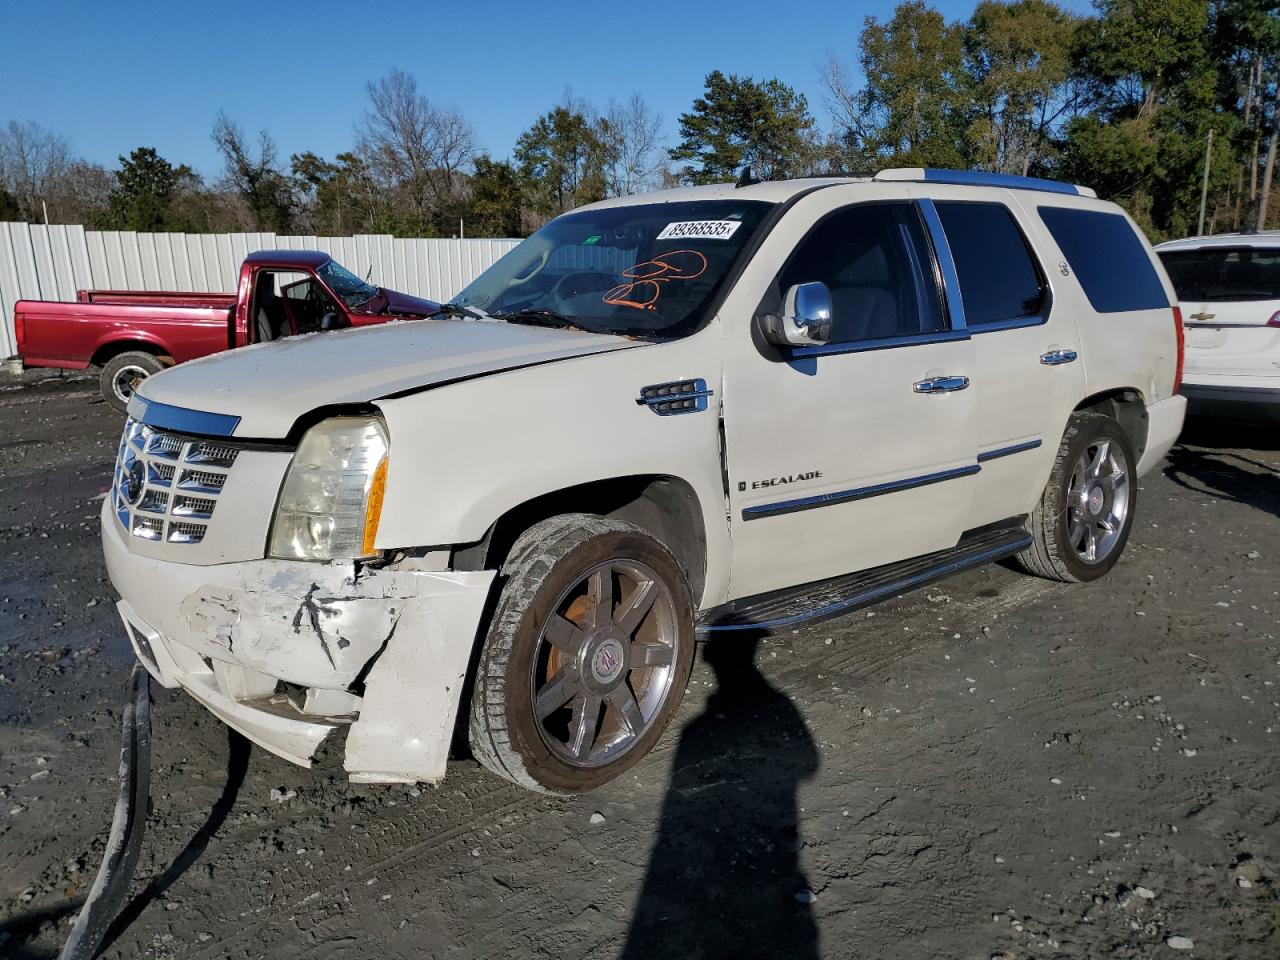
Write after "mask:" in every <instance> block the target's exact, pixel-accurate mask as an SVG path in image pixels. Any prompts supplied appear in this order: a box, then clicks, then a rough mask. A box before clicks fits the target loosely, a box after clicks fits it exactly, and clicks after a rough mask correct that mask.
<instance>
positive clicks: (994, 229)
mask: <svg viewBox="0 0 1280 960" xmlns="http://www.w3.org/2000/svg"><path fill="white" fill-rule="evenodd" d="M934 207H935V208H936V209H937V211H938V219H939V220H941V221H942V229H943V231H944V232H945V233H946V235H947V245H948V246H949V247H950V248H951V259H952V260H953V261H955V265H956V273H957V275H958V276H959V279H960V296H961V298H962V299H963V300H964V322H965V326H968V327H972V328H980V327H982V326H984V325H986V324H992V323H1000V322H1002V321H1006V320H1025V319H1027V318H1030V317H1038V316H1039V315H1040V312H1041V310H1042V309H1043V308H1044V303H1045V296H1046V294H1047V289H1046V286H1045V282H1044V277H1043V274H1042V273H1041V272H1040V268H1039V267H1038V266H1037V265H1036V262H1035V261H1034V260H1033V259H1032V255H1031V250H1030V247H1029V246H1028V244H1027V240H1026V237H1024V236H1023V235H1022V231H1021V230H1020V229H1018V224H1017V221H1015V220H1014V219H1013V214H1011V213H1010V212H1009V209H1008V208H1007V207H1006V206H1004V205H1003V204H1000V203H970V202H946V201H935V202H934Z"/></svg>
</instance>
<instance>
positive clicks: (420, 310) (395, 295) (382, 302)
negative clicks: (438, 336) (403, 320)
mask: <svg viewBox="0 0 1280 960" xmlns="http://www.w3.org/2000/svg"><path fill="white" fill-rule="evenodd" d="M365 307H368V308H372V312H375V313H389V314H391V315H392V316H397V317H429V316H431V315H432V314H433V313H435V312H436V311H437V310H439V309H440V304H438V303H436V302H435V301H434V300H424V299H422V298H421V297H413V296H410V295H409V294H407V293H400V292H399V291H397V290H388V289H386V288H385V287H382V288H380V289H379V291H378V296H376V297H374V298H373V299H372V300H370V301H369V302H368V303H367V304H365ZM365 307H361V308H360V309H359V310H358V311H357V312H358V313H368V312H370V310H367V309H365Z"/></svg>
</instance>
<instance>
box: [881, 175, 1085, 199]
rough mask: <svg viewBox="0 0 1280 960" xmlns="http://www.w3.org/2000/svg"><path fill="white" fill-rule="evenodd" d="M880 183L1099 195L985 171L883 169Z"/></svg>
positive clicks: (1037, 179) (1053, 182) (1067, 185)
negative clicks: (950, 185) (916, 183)
mask: <svg viewBox="0 0 1280 960" xmlns="http://www.w3.org/2000/svg"><path fill="white" fill-rule="evenodd" d="M873 179H875V180H880V181H886V180H890V181H903V180H906V181H920V182H923V183H953V184H959V185H961V186H968V187H1004V188H1006V189H1009V190H1041V191H1044V192H1045V193H1066V194H1070V195H1072V196H1077V197H1094V198H1096V197H1097V196H1098V195H1097V193H1095V192H1094V191H1093V190H1092V189H1090V188H1089V187H1081V186H1077V185H1076V184H1073V183H1064V182H1062V181H1061V180H1044V179H1042V178H1040V177H1020V176H1018V175H1017V174H1014V173H989V172H987V171H985V170H939V169H934V168H932V167H896V168H893V169H890V170H881V171H880V172H879V173H877V174H876V175H875V177H874V178H873Z"/></svg>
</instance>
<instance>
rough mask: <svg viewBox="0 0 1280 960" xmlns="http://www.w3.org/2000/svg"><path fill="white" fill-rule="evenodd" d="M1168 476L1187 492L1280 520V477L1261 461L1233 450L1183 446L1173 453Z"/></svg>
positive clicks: (1271, 467)
mask: <svg viewBox="0 0 1280 960" xmlns="http://www.w3.org/2000/svg"><path fill="white" fill-rule="evenodd" d="M1164 473H1165V476H1166V477H1168V478H1169V479H1170V480H1172V481H1173V482H1174V483H1176V484H1177V485H1178V486H1180V487H1182V488H1184V489H1186V490H1191V491H1194V492H1195V493H1198V494H1205V495H1208V496H1211V497H1216V498H1218V499H1221V500H1229V501H1231V502H1232V503H1241V504H1245V505H1247V506H1251V507H1256V508H1257V509H1259V510H1262V511H1264V512H1266V513H1269V514H1271V515H1272V516H1276V517H1280V475H1278V474H1277V473H1276V470H1275V468H1274V467H1273V466H1271V465H1270V464H1268V463H1264V462H1263V461H1261V460H1256V459H1254V458H1253V457H1249V456H1245V455H1243V454H1240V453H1236V452H1234V451H1229V450H1204V449H1200V448H1197V447H1190V446H1186V445H1183V444H1179V445H1178V446H1176V447H1174V448H1173V449H1172V450H1170V451H1169V457H1168V462H1167V464H1166V466H1165V468H1164Z"/></svg>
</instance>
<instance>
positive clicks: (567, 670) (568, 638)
mask: <svg viewBox="0 0 1280 960" xmlns="http://www.w3.org/2000/svg"><path fill="white" fill-rule="evenodd" d="M678 623H679V621H678V619H677V617H676V609H675V601H674V598H673V597H672V594H671V590H670V588H669V587H668V586H667V585H666V583H664V582H663V580H662V578H661V577H659V576H658V575H657V574H656V573H655V572H654V571H653V570H652V569H650V568H649V567H648V566H646V565H645V564H643V563H640V562H638V561H635V560H622V559H617V560H609V561H606V562H604V563H601V564H598V565H597V566H595V567H592V568H591V569H590V570H588V571H587V572H586V573H584V574H583V575H582V576H581V577H580V578H579V579H578V580H577V581H576V582H575V583H574V584H573V585H572V586H570V587H569V589H567V590H565V591H564V592H563V593H562V594H561V595H560V597H559V598H558V599H557V600H556V603H555V606H554V607H553V608H552V612H551V615H550V617H549V619H548V620H547V622H546V623H545V624H544V625H543V627H542V630H541V632H540V633H539V635H538V649H537V651H536V652H535V655H534V660H533V674H532V676H531V678H530V680H531V693H532V703H533V709H534V714H535V715H536V718H537V721H538V732H539V734H541V736H542V740H543V742H544V743H545V744H546V745H547V747H548V748H550V750H551V751H552V752H553V753H554V754H555V755H556V756H557V757H559V758H560V759H561V760H563V761H564V762H566V763H568V764H569V765H571V766H575V767H597V766H600V765H601V764H605V763H610V762H612V761H614V760H616V759H617V758H618V757H620V756H621V755H622V754H624V753H626V752H627V750H629V749H630V748H631V746H632V745H633V744H634V743H635V742H636V740H638V739H639V738H640V737H641V736H643V735H644V733H645V731H646V730H648V729H649V727H650V726H651V725H652V724H653V722H654V720H655V719H656V718H657V717H658V715H659V714H660V713H661V710H662V705H663V703H664V702H665V701H666V699H667V694H668V693H669V691H670V688H671V681H672V678H673V677H674V675H675V664H676V663H678V662H679V658H678V656H677V653H678V651H677V649H676V645H677V644H678V643H680V632H679V630H678Z"/></svg>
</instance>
